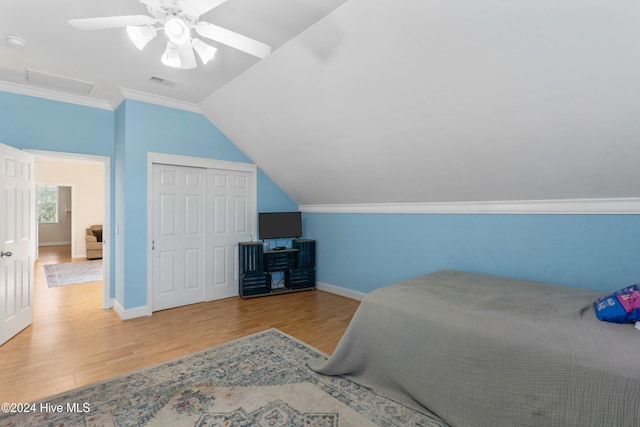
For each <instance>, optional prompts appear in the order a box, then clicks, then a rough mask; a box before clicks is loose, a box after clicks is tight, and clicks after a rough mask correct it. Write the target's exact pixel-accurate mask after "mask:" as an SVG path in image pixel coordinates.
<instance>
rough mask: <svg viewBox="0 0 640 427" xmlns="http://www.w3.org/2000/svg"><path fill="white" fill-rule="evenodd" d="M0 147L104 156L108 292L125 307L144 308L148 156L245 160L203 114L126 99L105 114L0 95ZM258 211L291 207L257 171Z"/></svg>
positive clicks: (277, 190) (65, 105)
mask: <svg viewBox="0 0 640 427" xmlns="http://www.w3.org/2000/svg"><path fill="white" fill-rule="evenodd" d="M0 143H3V144H6V145H10V146H14V147H17V148H23V149H34V150H45V151H59V152H64V153H80V154H91V155H101V156H108V157H110V158H111V189H112V191H111V195H110V198H111V224H112V227H111V236H110V238H111V241H112V242H114V244H112V245H111V260H112V263H111V295H112V296H114V297H115V299H116V300H117V301H118V302H119V303H120V304H121V305H122V306H123V307H124V308H125V309H128V308H134V307H139V306H144V305H146V269H147V266H146V253H147V252H146V230H147V226H146V217H147V215H146V200H147V194H146V193H147V192H146V189H147V170H146V168H147V152H150V151H152V152H157V153H169V154H178V155H185V156H193V157H205V158H215V159H220V160H229V161H237V162H251V160H250V159H249V158H247V156H245V155H244V154H243V153H242V152H241V151H240V150H238V149H237V147H236V146H235V145H234V144H233V143H232V142H231V141H230V140H229V139H228V138H227V137H226V136H225V135H223V134H222V133H221V132H220V131H219V130H218V129H217V128H216V127H215V126H214V125H213V124H212V123H211V122H210V121H208V120H207V119H206V118H205V117H204V116H203V115H200V114H196V113H190V112H185V111H182V110H175V109H171V108H166V107H159V106H156V105H151V104H146V103H142V102H137V101H129V100H127V101H125V102H123V103H122V104H121V105H120V106H119V107H118V108H117V109H116V111H107V110H102V109H97V108H90V107H84V106H79V105H75V104H69V103H64V102H58V101H51V100H46V99H41V98H36V97H30V96H24V95H17V94H12V93H8V92H0ZM258 209H269V210H295V209H297V205H296V204H295V202H293V200H292V199H291V198H290V197H289V196H288V195H287V194H286V193H284V192H283V191H282V190H281V189H280V187H278V186H277V185H276V184H275V183H274V182H273V181H272V180H271V179H270V178H269V177H268V176H267V175H265V174H264V173H263V172H262V171H261V170H258ZM118 226H119V229H120V233H119V234H118V235H117V236H116V235H115V232H116V229H117V228H118ZM116 283H117V286H116Z"/></svg>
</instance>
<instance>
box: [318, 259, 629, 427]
mask: <svg viewBox="0 0 640 427" xmlns="http://www.w3.org/2000/svg"><path fill="white" fill-rule="evenodd" d="M600 296H602V292H596V291H592V290H587V289H578V288H573V287H567V286H556V285H551V284H543V283H537V282H530V281H524V280H516V279H509V278H505V277H496V276H488V275H481V274H473V273H465V272H460V271H439V272H435V273H431V274H428V275H425V276H421V277H418V278H415V279H412V280H409V281H406V282H402V283H398V284H395V285H391V286H387V287H385V288H381V289H378V290H375V291H373V292H371V293H370V294H368V295H367V296H366V298H365V299H364V300H363V301H362V304H361V305H360V307H359V308H358V311H357V312H356V314H355V316H354V318H353V319H352V321H351V324H350V325H349V328H348V329H347V331H346V332H345V335H344V336H343V337H342V339H341V341H340V342H339V344H338V346H337V347H336V350H335V352H334V353H333V355H332V356H331V357H330V358H329V359H328V360H316V361H313V362H312V363H310V367H311V368H312V369H314V370H315V371H317V372H319V373H322V374H326V375H344V376H346V377H348V378H349V379H351V380H353V381H355V382H356V383H359V384H361V385H363V386H366V387H368V388H371V389H373V390H375V391H376V392H378V393H380V394H383V395H386V396H388V397H390V398H392V399H394V400H397V401H400V402H403V403H405V404H407V405H409V406H413V407H415V408H416V409H419V410H425V409H426V410H428V411H430V412H432V413H434V414H436V415H437V416H438V417H440V418H442V419H443V420H444V421H445V422H446V423H447V424H449V425H451V426H492V427H493V426H545V427H548V426H563V427H564V426H580V427H582V426H598V427H601V426H616V427H622V426H630V427H631V426H634V427H637V426H639V425H640V331H638V330H636V329H635V328H634V326H633V325H632V324H614V323H607V322H602V321H600V320H598V319H597V318H596V316H595V311H594V308H593V302H594V301H595V300H596V299H597V298H598V297H600Z"/></svg>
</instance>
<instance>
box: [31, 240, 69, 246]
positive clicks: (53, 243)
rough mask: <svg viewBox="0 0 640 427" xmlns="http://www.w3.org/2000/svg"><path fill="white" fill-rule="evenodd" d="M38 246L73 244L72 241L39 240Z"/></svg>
mask: <svg viewBox="0 0 640 427" xmlns="http://www.w3.org/2000/svg"><path fill="white" fill-rule="evenodd" d="M38 246H71V241H68V242H38Z"/></svg>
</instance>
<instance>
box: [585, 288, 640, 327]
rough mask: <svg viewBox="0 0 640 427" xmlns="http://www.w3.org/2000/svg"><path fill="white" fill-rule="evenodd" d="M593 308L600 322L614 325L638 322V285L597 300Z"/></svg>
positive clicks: (639, 306)
mask: <svg viewBox="0 0 640 427" xmlns="http://www.w3.org/2000/svg"><path fill="white" fill-rule="evenodd" d="M593 306H594V307H595V309H596V316H598V319H600V320H604V321H607V322H615V323H627V322H636V321H640V284H636V285H631V286H627V287H626V288H622V289H620V290H619V291H617V292H614V293H612V294H610V295H607V296H604V297H602V298H598V299H597V300H596V301H595V302H594V303H593Z"/></svg>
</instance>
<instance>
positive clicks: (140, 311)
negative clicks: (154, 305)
mask: <svg viewBox="0 0 640 427" xmlns="http://www.w3.org/2000/svg"><path fill="white" fill-rule="evenodd" d="M113 310H114V311H115V312H116V314H117V315H118V317H119V318H120V320H130V319H135V318H136V317H146V316H148V315H149V308H148V307H147V306H146V305H143V306H140V307H134V308H127V309H125V308H124V307H122V304H120V302H119V301H118V300H114V301H113Z"/></svg>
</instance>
